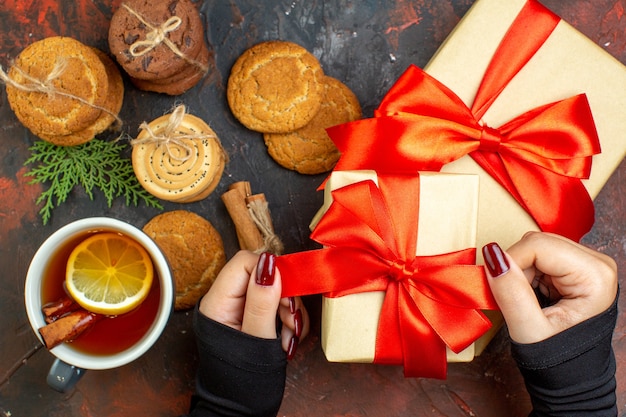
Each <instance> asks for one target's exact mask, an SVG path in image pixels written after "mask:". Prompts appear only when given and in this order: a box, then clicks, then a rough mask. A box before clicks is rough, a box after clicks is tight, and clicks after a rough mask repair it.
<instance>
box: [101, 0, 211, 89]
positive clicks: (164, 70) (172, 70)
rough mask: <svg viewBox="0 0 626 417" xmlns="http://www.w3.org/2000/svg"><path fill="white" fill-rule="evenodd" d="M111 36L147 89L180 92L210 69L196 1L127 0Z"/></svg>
mask: <svg viewBox="0 0 626 417" xmlns="http://www.w3.org/2000/svg"><path fill="white" fill-rule="evenodd" d="M108 40H109V48H110V50H111V54H112V55H113V56H114V57H115V59H117V62H118V63H119V64H120V65H121V66H122V68H123V69H124V71H126V72H127V73H128V75H129V76H130V79H131V81H132V83H133V84H134V85H135V86H136V87H137V88H139V89H141V90H146V91H153V92H157V93H164V94H169V95H179V94H182V93H184V92H185V91H187V90H188V89H190V88H191V87H193V86H194V85H196V84H197V83H198V82H199V81H200V80H201V79H202V78H203V77H204V75H205V74H206V73H207V71H208V62H209V50H208V48H207V45H206V42H205V40H204V26H203V24H202V20H201V18H200V13H199V12H198V10H197V9H196V7H195V6H194V5H193V3H192V2H191V1H190V0H178V1H176V2H164V1H152V0H127V1H125V2H123V3H122V5H121V6H120V8H119V9H118V10H117V11H116V12H115V13H114V14H113V17H112V18H111V24H110V26H109V37H108Z"/></svg>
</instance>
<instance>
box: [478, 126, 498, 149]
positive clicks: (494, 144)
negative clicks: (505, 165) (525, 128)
mask: <svg viewBox="0 0 626 417" xmlns="http://www.w3.org/2000/svg"><path fill="white" fill-rule="evenodd" d="M502 139H503V138H502V134H501V133H500V131H499V130H498V129H493V128H491V127H489V126H487V125H483V127H482V129H481V131H480V146H479V147H478V150H479V151H481V152H498V151H499V150H500V143H501V142H502Z"/></svg>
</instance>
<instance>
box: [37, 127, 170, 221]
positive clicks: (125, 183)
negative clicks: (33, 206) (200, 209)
mask: <svg viewBox="0 0 626 417" xmlns="http://www.w3.org/2000/svg"><path fill="white" fill-rule="evenodd" d="M125 147H126V145H124V144H123V143H121V142H115V141H105V140H100V139H93V140H91V141H89V142H87V143H84V144H82V145H78V146H57V145H53V144H51V143H49V142H45V141H41V140H40V141H37V142H35V143H34V145H33V146H31V147H30V148H29V150H30V151H31V156H30V158H28V159H27V160H26V162H25V163H24V165H35V166H34V167H33V168H32V169H31V170H30V171H29V172H27V173H26V174H25V176H27V177H33V179H32V180H31V181H30V182H29V183H30V184H37V183H49V187H48V189H47V190H45V191H43V192H42V193H41V195H40V196H39V197H38V198H37V204H40V203H41V202H44V205H43V207H42V208H41V210H40V211H39V214H40V215H41V217H42V220H43V224H46V223H47V222H48V220H50V216H51V215H52V210H53V209H54V208H55V207H58V206H59V205H61V204H62V203H64V202H65V200H67V197H68V196H69V194H70V192H71V191H72V190H73V189H74V187H76V186H77V185H81V186H82V187H83V188H84V189H85V192H86V193H87V195H88V196H89V198H90V199H91V200H93V198H94V195H93V190H94V188H97V189H100V190H101V191H102V193H103V194H104V196H105V198H106V201H107V205H108V207H109V208H111V205H112V203H113V200H114V199H115V198H117V197H120V196H124V198H125V200H126V205H127V206H130V205H131V204H133V205H134V206H137V205H138V204H139V201H140V200H143V202H144V203H145V204H146V206H148V207H155V208H158V209H163V206H162V205H161V204H160V203H159V201H158V199H157V198H156V197H154V196H153V195H152V194H150V193H148V192H147V191H146V190H145V189H144V188H143V187H142V186H141V184H140V183H139V181H138V180H137V177H136V176H135V173H134V171H133V167H132V164H131V161H130V160H129V159H128V158H124V157H123V156H121V155H122V151H123V150H124V149H125Z"/></svg>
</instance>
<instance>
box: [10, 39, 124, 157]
mask: <svg viewBox="0 0 626 417" xmlns="http://www.w3.org/2000/svg"><path fill="white" fill-rule="evenodd" d="M3 81H5V84H6V89H7V99H8V101H9V105H10V106H11V109H12V110H13V111H14V112H15V115H16V116H17V118H18V119H19V120H20V122H22V124H23V125H24V126H26V127H27V128H28V129H29V130H30V131H31V132H32V133H33V134H35V135H36V136H38V137H39V138H41V139H43V140H46V141H48V142H51V143H54V144H56V145H60V146H74V145H80V144H82V143H85V142H88V141H90V140H91V139H93V138H94V136H96V135H98V134H99V133H101V132H103V131H104V130H106V129H107V128H109V126H111V124H112V123H113V122H114V121H116V120H117V115H118V113H119V111H120V109H121V107H122V102H123V100H124V83H123V81H122V77H121V75H120V72H119V70H118V69H117V67H116V66H115V64H114V63H113V61H112V60H111V59H110V58H109V57H108V56H107V55H106V54H105V53H103V52H102V51H100V50H98V49H95V48H91V47H89V46H86V45H84V44H82V43H81V42H79V41H78V40H75V39H73V38H68V37H61V36H54V37H49V38H45V39H42V40H40V41H37V42H34V43H32V44H30V45H29V46H28V47H26V48H25V49H24V50H23V51H22V52H21V53H20V54H19V55H18V56H17V58H16V59H15V62H14V64H13V65H12V66H11V68H10V70H9V71H8V74H7V75H6V79H5V80H3Z"/></svg>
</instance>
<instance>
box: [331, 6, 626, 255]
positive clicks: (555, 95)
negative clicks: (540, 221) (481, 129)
mask: <svg viewBox="0 0 626 417" xmlns="http://www.w3.org/2000/svg"><path fill="white" fill-rule="evenodd" d="M529 4H530V6H532V8H534V9H535V11H534V13H535V12H536V13H537V14H538V15H542V16H545V15H546V14H551V13H550V12H549V11H548V10H547V9H545V8H543V6H541V5H540V4H539V3H536V2H534V1H533V2H527V1H526V0H507V1H501V0H477V1H476V2H475V3H474V5H473V6H472V7H471V8H470V10H469V11H468V13H467V14H466V16H464V17H463V19H462V20H461V21H460V23H459V24H458V25H457V27H456V28H455V29H454V30H453V32H452V33H451V34H450V35H449V37H448V38H447V39H446V40H445V42H444V43H443V44H442V46H441V47H440V48H439V50H438V51H437V53H436V54H435V55H434V57H433V58H432V60H431V61H430V62H429V63H428V65H427V66H426V68H425V69H424V71H425V72H426V73H427V74H429V75H430V76H432V77H433V78H434V79H436V80H437V81H438V82H440V83H442V84H443V85H444V86H445V87H447V88H448V89H450V90H451V91H452V92H453V93H454V94H456V95H457V96H458V98H460V100H461V101H462V102H463V103H465V105H466V106H467V107H468V108H471V106H472V104H473V103H474V101H475V99H476V95H477V90H478V89H479V86H480V85H481V82H482V81H483V77H484V75H485V72H486V70H487V68H488V67H489V65H490V63H491V61H492V58H493V56H494V53H495V52H496V50H497V49H498V48H499V46H500V43H501V41H502V40H503V38H505V35H508V32H509V29H510V28H511V26H512V24H513V22H514V21H515V20H516V19H517V18H518V15H519V14H520V11H521V10H522V9H525V10H526V9H528V5H529ZM546 12H547V13H546ZM552 16H554V15H552ZM554 17H555V21H556V27H555V28H554V30H552V31H551V32H550V33H549V35H548V36H547V40H546V41H545V42H544V43H543V44H542V45H541V46H540V47H539V49H538V50H537V51H536V52H535V53H534V55H531V56H529V59H528V62H527V63H526V64H525V65H524V66H523V67H522V68H521V70H519V72H518V73H517V74H515V75H514V76H513V77H512V79H511V80H510V81H508V83H507V84H506V85H505V87H504V89H503V90H502V92H501V93H499V95H497V97H496V99H495V101H493V103H491V104H490V106H489V107H488V109H487V111H486V112H485V113H484V115H482V116H481V118H480V123H484V124H485V125H487V126H489V127H496V128H497V127H499V126H502V125H504V124H505V123H508V122H509V121H511V120H512V119H514V118H516V117H518V116H519V115H521V114H523V113H525V112H527V111H530V110H532V109H535V108H538V107H540V106H544V105H547V104H549V103H554V102H556V101H559V100H565V99H568V98H570V97H574V96H576V95H581V94H584V95H585V96H586V99H587V100H588V103H589V107H590V109H591V114H592V116H593V119H592V121H593V122H595V128H596V130H597V138H596V139H598V138H599V141H600V147H601V153H599V154H595V155H594V156H593V158H592V161H593V163H592V167H591V172H590V176H589V178H588V179H583V180H582V185H583V186H584V188H585V189H586V190H587V191H588V194H589V196H590V197H591V198H592V199H593V198H595V197H596V196H597V194H598V193H599V191H600V190H601V188H602V186H603V185H604V183H605V182H606V181H607V180H608V178H609V176H610V175H611V173H612V172H613V171H614V170H615V169H616V167H617V166H618V164H619V163H620V162H621V161H622V160H623V158H624V155H625V154H626V141H624V139H623V135H624V132H626V118H625V117H624V116H623V115H624V114H626V67H624V66H623V65H622V64H621V63H620V62H619V61H617V60H616V59H615V58H613V57H612V56H611V55H609V54H608V53H607V52H606V51H604V50H603V49H602V48H600V47H599V46H598V45H596V44H595V43H594V42H592V41H591V40H589V39H588V38H586V37H585V36H584V35H582V34H581V33H580V32H578V31H577V30H576V29H574V28H573V27H572V26H570V25H569V24H568V23H566V22H565V21H562V20H560V19H558V17H556V16H554ZM543 20H544V19H543V17H541V19H540V18H531V19H530V20H528V21H526V23H525V24H526V25H527V26H526V27H524V29H523V33H526V34H527V35H526V36H527V37H529V38H531V37H534V33H533V32H534V31H535V26H536V25H538V24H539V23H538V22H543ZM517 46H518V45H515V47H516V48H517ZM514 53H518V51H517V50H516V49H514ZM519 53H521V52H519ZM503 62H504V65H503V66H502V67H501V68H500V70H501V69H504V70H506V67H507V61H506V60H504V61H503ZM496 72H498V71H496ZM394 94H395V93H394ZM393 99H395V97H391V98H389V96H388V97H387V98H386V99H385V100H393ZM385 100H383V103H384V102H385ZM381 107H382V105H381ZM429 110H432V109H429ZM431 113H432V112H431ZM387 114H388V113H387ZM379 116H381V113H377V117H379ZM562 125H569V123H562ZM380 130H381V131H382V132H385V131H383V130H382V128H381V129H380ZM364 131H365V130H364ZM371 131H373V130H371ZM436 134H437V133H435V135H436ZM594 134H595V132H594ZM378 136H381V135H380V134H378ZM385 136H388V135H382V136H381V137H382V138H383V139H384V137H385ZM331 137H333V134H332V132H331ZM358 139H359V141H360V142H363V141H362V140H361V139H362V138H360V137H359V138H358ZM372 140H374V139H372ZM381 140H382V139H381ZM481 140H482V139H481ZM415 143H416V144H415V146H420V145H419V141H416V142H415ZM405 145H406V143H402V144H400V146H405ZM362 146H363V148H364V149H365V147H366V146H368V145H362ZM340 149H341V148H340ZM361 151H363V149H359V150H356V151H355V154H356V155H358V154H359V152H361ZM348 152H350V150H348ZM375 152H378V153H382V152H383V151H381V150H380V149H378V150H377V151H375ZM361 153H362V152H361ZM373 153H374V152H373ZM593 153H596V152H593ZM342 158H343V155H342ZM570 159H572V160H573V159H574V158H570ZM337 169H338V170H354V169H376V170H377V171H379V172H380V171H381V169H380V167H377V166H372V165H371V164H368V163H367V162H365V163H363V164H361V165H359V164H347V165H346V164H342V161H341V160H340V161H339V164H338V166H337ZM416 169H421V170H423V169H429V168H428V166H424V165H417V166H416ZM436 169H438V168H436ZM442 171H444V172H453V173H465V174H476V175H478V176H479V178H480V185H481V186H480V196H479V206H480V211H479V216H478V234H477V241H476V244H477V247H482V246H483V245H484V244H486V243H489V242H491V241H497V242H498V243H499V244H500V245H501V246H502V247H504V248H506V247H508V246H509V245H511V244H513V243H514V242H516V241H517V240H519V239H520V237H521V236H522V235H523V234H524V233H525V232H527V231H529V230H539V226H538V225H537V223H536V222H535V220H533V218H532V217H531V216H530V215H529V214H528V213H527V212H526V211H525V209H524V208H522V206H521V205H520V204H518V202H517V201H516V200H515V199H514V198H513V197H512V196H511V195H510V194H509V192H507V191H506V190H505V189H504V188H503V187H502V186H501V185H500V184H499V183H498V182H496V181H495V180H494V178H493V177H492V176H491V175H489V174H488V173H487V172H486V171H485V170H484V169H483V168H481V167H480V166H479V165H478V164H477V163H476V162H475V160H474V159H473V158H471V157H470V156H468V155H466V156H462V157H460V159H456V160H454V161H453V162H450V163H447V164H445V165H444V166H443V168H442ZM579 185H580V184H579ZM542 191H543V190H541V189H539V190H537V194H538V195H539V197H538V198H537V197H534V198H535V199H542V196H541V194H542ZM543 198H544V199H545V196H543ZM587 200H589V199H588V198H587ZM574 201H579V200H575V199H574ZM540 203H541V205H544V206H546V207H550V205H551V204H554V202H553V201H551V200H548V201H540ZM577 206H580V204H576V203H573V204H572V202H571V201H570V204H569V207H572V208H576V207H577ZM589 206H591V204H589ZM566 211H567V210H566ZM559 218H561V217H560V216H559ZM571 223H575V222H571ZM591 224H593V218H592V217H591V222H588V224H587V225H586V226H584V227H586V228H587V229H586V230H588V229H589V228H590V227H591ZM586 230H583V232H582V233H581V234H584V233H585V232H586ZM579 237H580V236H579ZM579 237H577V238H579ZM480 261H481V260H480V259H479V262H480Z"/></svg>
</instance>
